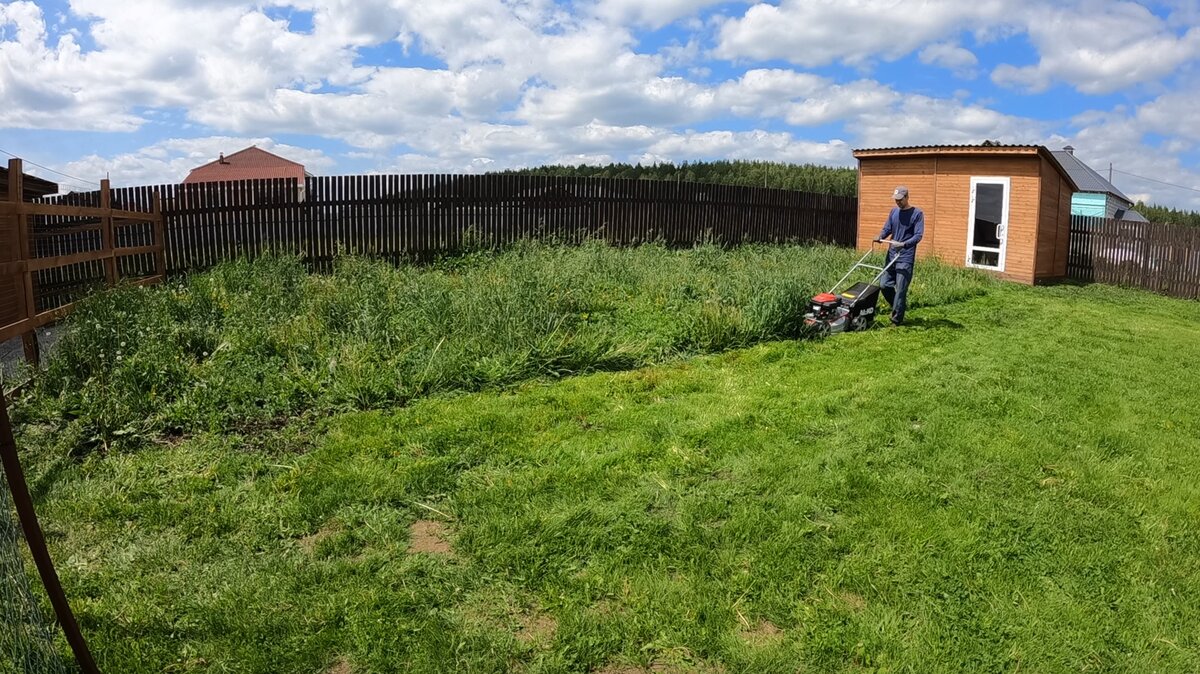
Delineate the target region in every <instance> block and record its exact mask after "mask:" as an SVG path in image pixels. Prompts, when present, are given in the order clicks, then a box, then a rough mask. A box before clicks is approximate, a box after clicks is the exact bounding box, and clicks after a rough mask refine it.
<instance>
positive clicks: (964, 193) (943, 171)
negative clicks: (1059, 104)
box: [854, 143, 1078, 284]
mask: <svg viewBox="0 0 1200 674" xmlns="http://www.w3.org/2000/svg"><path fill="white" fill-rule="evenodd" d="M854 156H855V158H857V159H858V165H859V171H858V180H859V183H858V247H859V248H860V249H866V248H868V247H870V245H871V239H873V238H874V237H875V236H876V235H878V234H879V230H880V229H882V228H883V223H884V221H885V220H886V219H887V216H888V213H890V212H891V209H892V208H894V207H895V205H896V203H895V202H894V201H893V200H892V190H893V189H895V187H896V186H897V185H904V186H906V187H908V190H909V202H910V203H911V204H912V205H914V206H917V207H920V208H921V209H922V210H923V211H925V238H924V239H923V240H922V242H921V244H920V245H919V246H918V247H917V255H918V256H919V257H937V258H940V259H941V260H943V261H944V262H946V263H949V264H955V265H959V266H967V267H976V268H979V269H987V270H990V271H993V272H995V273H996V274H998V275H999V276H1001V277H1002V278H1006V279H1010V280H1013V281H1019V282H1022V283H1029V284H1033V283H1039V282H1043V281H1049V280H1053V279H1058V278H1062V277H1064V276H1066V274H1067V251H1068V247H1069V245H1070V230H1071V195H1072V194H1074V193H1075V192H1076V191H1077V190H1078V188H1077V187H1076V185H1075V183H1074V181H1072V179H1071V177H1070V175H1068V174H1067V172H1066V171H1065V170H1063V167H1062V166H1061V165H1060V164H1059V163H1058V161H1057V160H1056V159H1055V158H1054V155H1053V154H1052V153H1051V152H1050V150H1048V149H1046V148H1045V147H1042V146H1040V145H1000V144H996V143H984V144H983V145H941V146H922V147H897V148H879V149H868V150H856V151H855V152H854Z"/></svg>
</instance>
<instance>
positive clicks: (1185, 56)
mask: <svg viewBox="0 0 1200 674" xmlns="http://www.w3.org/2000/svg"><path fill="white" fill-rule="evenodd" d="M1083 10H1086V11H1083ZM1027 30H1028V32H1029V38H1030V40H1031V41H1032V42H1033V43H1034V45H1036V46H1037V48H1038V52H1039V54H1040V56H1041V59H1040V61H1038V63H1037V64H1035V65H1032V66H1024V67H1016V66H1012V65H1008V64H1002V65H1000V66H998V67H997V68H996V69H995V70H994V71H993V72H992V79H993V80H994V81H995V82H996V83H997V84H1001V85H1004V86H1010V87H1015V88H1019V89H1025V90H1029V91H1033V92H1038V91H1044V90H1046V89H1047V88H1048V87H1050V86H1051V85H1053V84H1054V83H1055V82H1059V81H1062V82H1067V83H1069V84H1071V85H1073V86H1074V87H1075V88H1076V89H1078V90H1079V91H1082V92H1084V93H1088V94H1104V93H1109V92H1112V91H1117V90H1119V89H1123V88H1126V87H1130V86H1136V85H1139V84H1148V83H1152V82H1156V81H1158V80H1159V79H1161V78H1163V77H1167V76H1169V75H1171V74H1172V73H1174V72H1175V71H1176V70H1177V69H1178V68H1179V67H1180V66H1182V65H1184V64H1186V63H1189V62H1191V61H1194V60H1195V59H1197V58H1200V28H1191V29H1190V30H1188V31H1186V32H1184V33H1182V34H1179V33H1177V32H1176V31H1175V30H1174V29H1173V28H1172V27H1171V25H1170V24H1168V23H1167V22H1165V21H1163V20H1162V19H1160V18H1158V17H1156V16H1155V15H1154V14H1152V13H1151V12H1150V11H1149V10H1148V9H1146V8H1145V7H1143V6H1141V5H1137V4H1134V3H1132V2H1108V1H1105V2H1096V1H1088V2H1084V3H1082V4H1081V5H1080V6H1075V7H1053V6H1050V5H1048V6H1046V7H1043V8H1039V9H1038V10H1036V11H1035V12H1033V13H1032V15H1031V16H1030V19H1029V21H1028V23H1027Z"/></svg>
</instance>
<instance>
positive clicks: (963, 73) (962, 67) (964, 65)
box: [918, 42, 979, 79]
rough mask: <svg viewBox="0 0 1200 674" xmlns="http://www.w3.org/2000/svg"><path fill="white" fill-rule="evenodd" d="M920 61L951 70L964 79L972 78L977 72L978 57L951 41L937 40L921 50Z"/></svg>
mask: <svg viewBox="0 0 1200 674" xmlns="http://www.w3.org/2000/svg"><path fill="white" fill-rule="evenodd" d="M918 56H919V58H920V59H921V63H925V64H929V65H935V66H938V67H941V68H945V69H947V70H950V71H952V72H953V73H954V74H955V75H957V76H959V77H962V78H964V79H973V78H975V77H976V76H977V75H978V73H977V72H976V69H975V68H976V66H978V65H979V59H978V58H977V57H976V56H975V54H974V53H972V52H971V51H970V50H968V49H963V48H962V47H960V46H958V45H957V44H955V43H953V42H938V43H936V44H931V45H929V46H928V47H926V48H924V49H922V50H921V53H920V54H919V55H918Z"/></svg>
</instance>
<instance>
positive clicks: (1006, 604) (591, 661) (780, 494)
mask: <svg viewBox="0 0 1200 674" xmlns="http://www.w3.org/2000/svg"><path fill="white" fill-rule="evenodd" d="M664 254H665V253H664ZM827 254H834V255H836V254H837V253H827ZM839 263H840V262H839V261H835V262H833V263H830V264H829V267H830V268H834V267H836V266H837V265H838V264H839ZM942 272H943V270H940V269H937V268H934V267H932V266H931V267H926V268H923V269H919V270H918V275H917V276H918V280H920V276H921V274H922V273H925V274H927V276H926V279H925V280H926V282H929V281H930V280H932V279H937V278H940V276H939V274H941V273H942ZM919 288H920V286H918V290H917V291H915V292H919ZM822 289H823V288H822ZM930 294H933V289H930ZM918 297H919V295H918ZM914 299H917V298H914ZM926 299H928V295H927V296H926ZM1197 368H1200V305H1198V304H1196V303H1192V302H1183V301H1177V300H1171V299H1166V298H1161V297H1155V296H1151V295H1147V294H1144V293H1140V292H1135V291H1126V290H1120V289H1112V288H1104V287H1100V286H1089V287H1071V286H1063V287H1054V288H1024V287H1018V286H1009V285H995V284H990V283H982V282H981V284H980V285H978V286H972V291H971V292H964V293H959V294H956V295H954V296H947V297H946V298H945V299H944V301H939V302H934V303H927V304H925V305H923V306H918V307H916V308H915V309H914V310H913V311H912V312H911V324H910V325H907V326H905V327H902V328H898V329H893V328H886V329H878V330H873V331H870V332H866V333H857V334H848V335H839V336H836V337H833V338H831V339H827V340H823V341H812V340H804V339H801V340H792V339H783V340H777V341H767V342H764V343H761V344H757V345H755V344H751V345H749V346H745V347H743V348H739V349H734V350H731V351H727V352H723V353H718V354H712V355H691V356H688V355H687V354H686V353H685V354H682V357H679V356H676V357H672V358H667V359H666V360H665V361H664V362H661V363H659V364H652V365H647V366H645V367H640V368H639V369H634V370H628V371H598V372H596V371H593V372H591V373H590V374H583V375H580V376H573V377H568V378H563V379H559V380H547V379H538V380H535V381H532V382H529V383H525V384H515V385H513V386H511V387H509V388H502V389H495V390H486V391H483V392H474V393H471V392H462V391H459V392H454V391H449V392H442V393H438V392H436V391H431V392H429V393H428V394H426V395H422V396H415V397H412V398H409V399H408V400H407V401H406V404H405V405H404V406H402V407H396V406H390V407H385V408H383V409H369V410H366V411H350V412H340V413H334V412H332V411H328V410H330V409H331V408H328V407H325V408H322V407H319V406H318V407H313V408H310V409H317V410H326V412H322V413H319V414H316V413H310V414H309V415H308V416H306V417H303V418H299V419H297V420H295V421H292V422H290V423H288V424H286V425H284V426H283V427H282V428H280V429H277V430H272V431H267V432H260V433H254V434H250V433H241V434H238V433H228V432H215V433H205V432H200V433H197V434H196V435H194V436H190V437H185V438H184V439H182V440H179V441H176V442H174V443H173V444H169V445H164V444H160V443H154V444H150V445H148V446H144V447H142V448H141V449H138V450H136V451H111V452H108V453H107V454H101V453H96V452H93V453H88V454H86V455H84V456H82V457H76V458H72V457H70V456H67V455H66V451H67V450H66V449H64V448H63V447H61V446H56V445H55V444H54V442H53V438H52V437H51V435H52V434H53V433H54V429H53V428H51V427H48V426H35V425H32V424H28V425H27V426H26V428H25V430H24V433H23V440H24V442H25V443H26V444H27V445H28V446H30V447H32V448H33V451H32V456H31V457H30V463H31V468H30V470H31V473H32V477H33V480H34V486H35V491H36V492H37V494H38V498H39V502H38V505H39V509H40V512H41V514H42V517H43V524H44V525H45V526H46V528H47V529H48V530H49V534H50V542H51V549H52V552H53V554H54V555H55V558H56V559H57V560H58V564H59V572H60V574H61V575H62V577H63V581H64V584H65V586H66V588H67V591H68V593H69V595H70V596H71V597H72V599H73V605H74V607H75V609H76V612H77V615H78V616H79V618H80V620H81V623H82V625H83V629H84V631H85V633H86V634H87V635H88V636H89V638H90V639H91V643H92V647H93V650H94V651H95V652H96V654H97V656H98V659H99V660H100V662H101V666H102V668H103V669H104V670H105V671H114V672H117V671H119V672H161V671H171V672H184V671H214V672H337V673H338V674H345V673H346V672H400V671H405V672H459V671H462V672H504V671H521V672H588V671H593V672H604V673H605V674H616V673H627V672H638V671H658V672H664V671H665V672H796V671H806V672H863V671H908V672H963V671H1004V672H1014V671H1021V672H1059V671H1061V672H1080V671H1120V672H1150V671H1159V672H1187V671H1197V670H1200V486H1198V485H1200V417H1198V415H1197V414H1196V413H1195V412H1194V409H1195V401H1196V400H1198V399H1200V379H1198V378H1197V377H1196V376H1194V373H1195V372H1196V371H1197Z"/></svg>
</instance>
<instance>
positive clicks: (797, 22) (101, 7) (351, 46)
mask: <svg viewBox="0 0 1200 674" xmlns="http://www.w3.org/2000/svg"><path fill="white" fill-rule="evenodd" d="M1097 36H1099V37H1097ZM1198 59H1200V3H1197V2H1196V0H1142V1H1141V2H1120V1H1113V0H1060V1H1059V2H1056V3H1047V2H1043V1H1042V0H972V2H961V1H959V0H778V1H777V2H717V1H713V0H577V1H565V0H563V1H558V2H555V1H554V0H441V1H440V2H430V1H429V0H338V1H333V2H317V1H315V0H296V1H291V2H289V1H285V0H275V1H268V2H242V1H241V0H210V1H208V2H204V3H196V2H193V1H191V0H186V1H185V0H154V1H150V0H140V1H139V0H53V1H43V2H29V1H27V0H17V1H14V2H7V3H4V4H2V5H0V100H3V101H4V106H3V107H2V108H0V149H2V150H4V151H6V152H9V153H14V154H17V155H20V156H21V157H23V158H25V159H26V160H28V161H30V162H36V163H37V164H41V165H43V166H45V167H49V168H50V169H54V170H56V171H60V172H61V173H64V174H68V175H69V176H72V177H71V178H65V177H63V176H62V175H58V174H54V173H50V172H47V171H45V170H44V169H40V168H38V167H30V168H31V172H36V173H39V174H41V175H43V176H44V177H47V178H51V179H57V180H60V181H61V183H62V184H63V186H64V187H65V188H67V189H71V188H75V189H82V188H84V187H88V186H92V187H94V185H93V183H94V182H95V181H97V180H99V179H100V178H102V177H104V176H106V175H107V176H109V177H111V179H112V180H113V181H114V183H115V184H118V185H134V184H152V183H163V182H176V181H179V180H181V179H182V178H183V177H184V176H185V175H187V172H188V170H189V169H191V168H193V167H195V166H199V165H201V164H204V163H207V162H208V161H211V160H212V159H215V158H216V156H217V154H218V153H220V152H224V153H226V154H228V153H232V152H235V151H237V150H240V149H242V148H244V147H246V146H248V145H251V144H256V145H258V146H260V147H263V148H265V149H268V150H270V151H273V152H276V153H278V154H280V155H283V156H285V157H288V158H289V159H293V160H295V161H299V162H301V163H303V164H305V166H306V167H307V168H308V170H309V171H310V172H312V173H315V174H319V175H333V174H350V173H365V172H389V173H391V172H400V173H408V172H432V171H436V172H481V171H487V170H494V169H500V168H509V167H521V166H533V165H539V164H545V163H570V164H577V163H607V162H614V161H616V162H642V163H653V162H676V163H678V162H684V161H689V162H691V161H698V160H708V159H726V158H728V159H763V160H771V161H788V162H798V163H808V162H811V163H818V164H828V165H835V166H853V165H854V159H853V156H852V151H853V149H855V148H865V147H893V146H906V145H932V144H943V143H946V144H963V143H979V142H981V141H983V140H1000V141H1003V142H1007V143H1020V144H1043V145H1046V146H1048V147H1051V148H1052V149H1058V148H1061V147H1062V146H1065V145H1068V144H1069V145H1072V146H1074V147H1075V148H1076V156H1078V157H1080V158H1081V159H1083V160H1084V161H1085V162H1087V163H1089V164H1090V165H1091V166H1092V167H1093V168H1096V169H1097V170H1099V171H1101V172H1102V173H1106V172H1107V168H1108V166H1109V164H1110V163H1111V164H1112V165H1113V167H1114V183H1115V184H1116V185H1117V187H1119V188H1120V189H1121V190H1122V191H1124V192H1125V193H1127V194H1128V195H1130V196H1131V197H1133V198H1135V199H1144V200H1147V201H1150V202H1152V203H1157V204H1161V205H1168V206H1174V207H1179V208H1189V209H1198V210H1200V191H1198V190H1200V145H1198V144H1200V106H1198V105H1197V103H1198V102H1200V101H1197V97H1196V96H1195V95H1194V94H1193V93H1192V92H1193V91H1195V90H1197V86H1196V85H1197V84H1200V76H1198V73H1197V68H1196V66H1197V60H1198ZM1139 176H1140V177H1139ZM1155 181H1157V182H1155ZM1163 183H1170V184H1171V185H1176V186H1169V185H1166V184H1163Z"/></svg>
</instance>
